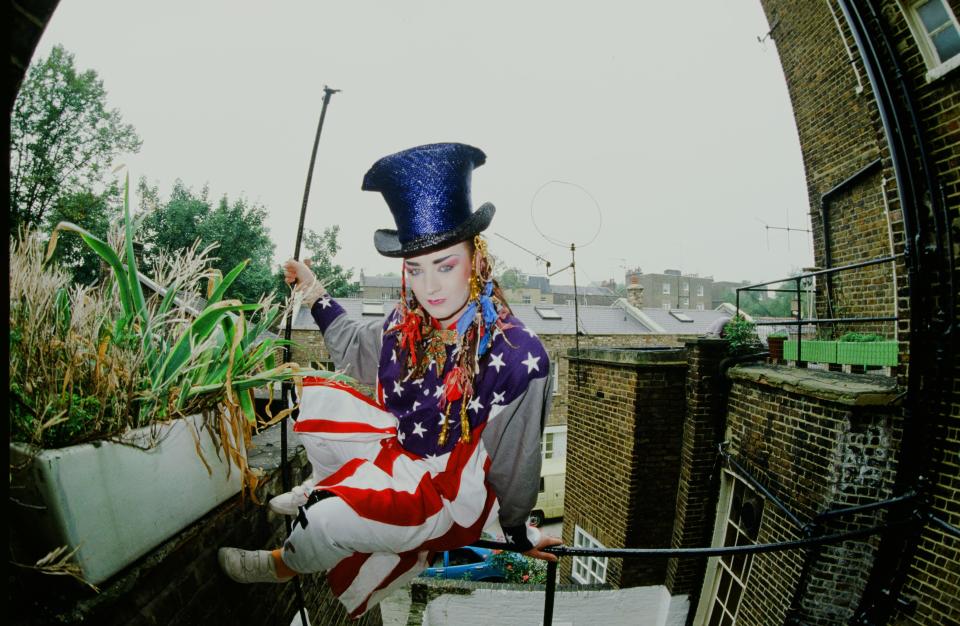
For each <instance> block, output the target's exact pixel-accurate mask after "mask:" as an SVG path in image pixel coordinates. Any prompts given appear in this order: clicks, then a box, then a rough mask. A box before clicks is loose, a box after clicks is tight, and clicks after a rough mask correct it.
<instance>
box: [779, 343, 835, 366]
mask: <svg viewBox="0 0 960 626" xmlns="http://www.w3.org/2000/svg"><path fill="white" fill-rule="evenodd" d="M800 345H801V348H800V349H801V350H802V351H803V354H802V355H801V356H800V357H799V358H798V357H797V342H796V341H795V340H793V339H791V340H790V341H785V342H784V343H783V357H784V358H785V359H786V360H788V361H808V362H811V363H836V361H837V342H836V341H816V340H813V339H811V340H809V341H802V342H800Z"/></svg>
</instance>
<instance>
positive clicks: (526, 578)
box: [523, 574, 530, 582]
mask: <svg viewBox="0 0 960 626" xmlns="http://www.w3.org/2000/svg"><path fill="white" fill-rule="evenodd" d="M528 580H530V574H524V575H523V582H527V581H528Z"/></svg>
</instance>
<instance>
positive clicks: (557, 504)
mask: <svg viewBox="0 0 960 626" xmlns="http://www.w3.org/2000/svg"><path fill="white" fill-rule="evenodd" d="M566 477H567V458H566V457H565V456H564V457H560V458H554V459H545V460H544V461H543V463H542V464H541V466H540V493H539V494H538V495H537V504H536V505H535V506H534V507H533V511H532V512H531V513H530V523H531V524H532V525H534V526H540V525H541V524H542V523H543V520H545V519H550V518H555V517H563V494H564V483H565V482H566Z"/></svg>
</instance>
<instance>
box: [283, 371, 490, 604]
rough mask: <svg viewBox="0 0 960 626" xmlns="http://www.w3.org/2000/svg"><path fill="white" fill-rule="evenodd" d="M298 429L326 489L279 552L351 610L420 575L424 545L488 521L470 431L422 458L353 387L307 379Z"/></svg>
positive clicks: (452, 538) (444, 543)
mask: <svg viewBox="0 0 960 626" xmlns="http://www.w3.org/2000/svg"><path fill="white" fill-rule="evenodd" d="M300 415H301V417H300V419H299V420H298V421H297V424H296V426H295V427H294V430H295V431H296V432H297V433H299V434H300V436H301V439H302V441H303V444H304V447H305V448H306V450H307V456H308V457H309V458H310V461H311V463H312V464H313V466H314V476H315V477H316V478H317V488H318V489H323V490H326V491H329V492H332V493H333V494H335V495H336V496H338V497H336V498H327V499H325V500H321V501H320V502H318V503H316V504H315V505H313V506H311V507H310V508H309V509H307V511H306V514H307V525H306V527H302V526H300V525H296V526H295V528H294V530H293V532H292V534H291V536H290V539H289V540H288V541H287V542H286V543H285V544H284V551H283V559H284V561H285V562H286V563H287V565H289V566H290V567H291V568H293V569H294V570H296V571H299V572H304V573H306V572H317V571H328V576H327V581H328V583H329V585H330V587H331V589H332V590H333V593H334V594H335V595H336V596H337V597H338V598H339V599H340V601H341V602H342V603H343V604H344V606H345V607H346V609H347V611H348V612H349V613H350V615H351V616H353V617H359V616H360V615H362V614H363V613H364V612H366V611H367V610H368V609H370V608H372V607H373V606H376V604H377V602H379V600H380V599H381V598H383V597H384V596H385V595H387V594H389V593H390V591H391V590H392V589H394V588H395V587H397V586H399V585H402V584H404V583H405V582H407V581H408V580H409V579H411V578H413V577H414V576H416V575H417V574H419V573H420V572H421V571H422V570H423V569H425V568H426V567H427V565H428V562H429V561H428V559H429V558H430V555H431V554H432V553H433V552H437V551H442V550H448V549H454V548H458V547H460V546H463V545H467V544H469V543H471V542H473V541H475V540H476V539H477V538H479V536H480V533H481V531H482V530H483V529H484V528H485V527H486V526H487V524H488V523H490V522H492V521H493V520H495V519H496V512H497V504H496V502H497V500H496V497H495V495H494V493H493V491H492V490H491V489H490V488H489V486H488V485H487V483H486V473H487V471H488V469H489V467H490V458H489V456H488V455H487V452H486V450H485V449H484V446H483V443H482V441H481V437H480V434H481V432H482V430H483V427H484V425H481V426H479V427H477V428H476V429H474V431H473V436H472V437H471V442H470V443H463V442H461V443H460V444H458V445H457V446H455V447H454V448H453V450H452V451H451V452H449V453H447V454H444V455H441V456H436V457H432V458H421V457H419V456H417V455H415V454H412V453H410V452H408V451H406V450H404V449H403V448H402V447H401V446H400V444H399V442H398V441H397V438H396V424H397V420H396V417H394V416H393V415H392V414H390V413H389V412H387V411H385V410H383V409H382V408H380V407H379V406H377V405H376V404H375V403H374V402H372V401H371V400H369V399H368V398H366V397H364V396H363V395H361V394H359V393H357V392H356V391H355V390H353V389H352V388H350V387H348V386H346V385H343V384H340V383H335V382H331V381H328V380H326V379H320V378H317V379H307V380H306V381H305V382H304V388H303V393H302V398H301V408H300Z"/></svg>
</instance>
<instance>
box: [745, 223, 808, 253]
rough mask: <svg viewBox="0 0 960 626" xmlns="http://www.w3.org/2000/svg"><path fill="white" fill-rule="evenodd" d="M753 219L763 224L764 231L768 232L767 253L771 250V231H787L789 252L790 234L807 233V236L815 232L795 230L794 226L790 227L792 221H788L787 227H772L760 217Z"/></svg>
mask: <svg viewBox="0 0 960 626" xmlns="http://www.w3.org/2000/svg"><path fill="white" fill-rule="evenodd" d="M753 219H755V220H757V221H758V222H760V223H761V224H763V228H764V230H765V231H766V235H767V251H769V250H770V231H771V230H783V231H786V233H787V250H789V249H790V233H792V232H793V233H807V234H810V233H812V232H813V231H812V230H810V229H809V228H793V227H792V226H790V221H789V220H787V225H786V226H771V225H770V224H767V223H766V222H764V221H763V220H762V219H760V218H759V217H755V218H753Z"/></svg>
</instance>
